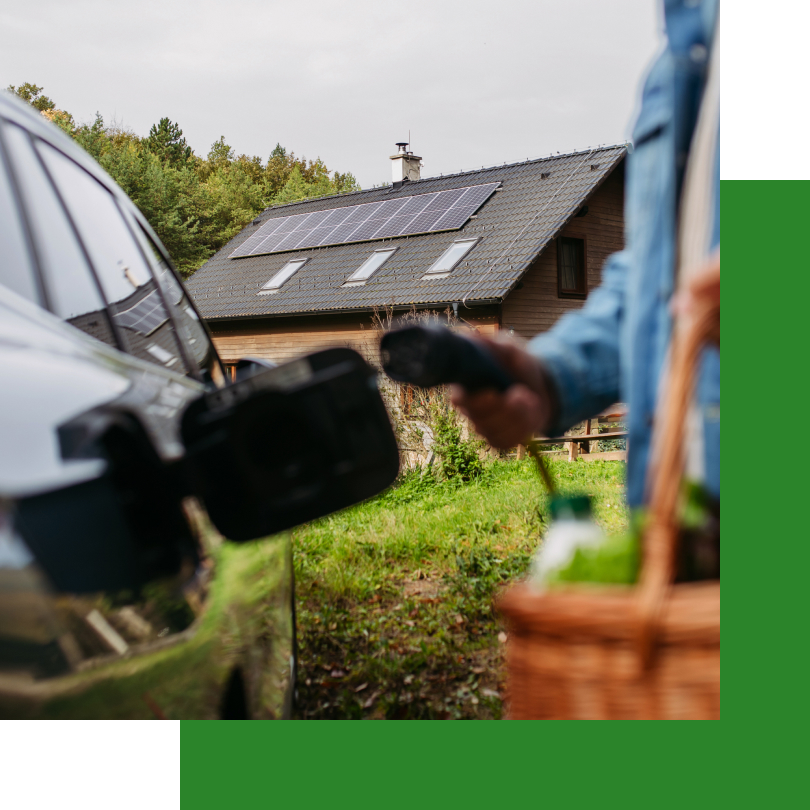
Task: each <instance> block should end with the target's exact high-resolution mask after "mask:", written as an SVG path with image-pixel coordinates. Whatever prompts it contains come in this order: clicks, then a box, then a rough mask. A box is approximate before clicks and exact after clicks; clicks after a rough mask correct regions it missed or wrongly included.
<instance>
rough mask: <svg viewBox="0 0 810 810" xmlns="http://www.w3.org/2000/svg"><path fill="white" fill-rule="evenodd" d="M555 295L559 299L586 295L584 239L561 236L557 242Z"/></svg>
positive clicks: (586, 279) (586, 278)
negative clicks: (556, 294)
mask: <svg viewBox="0 0 810 810" xmlns="http://www.w3.org/2000/svg"><path fill="white" fill-rule="evenodd" d="M557 293H558V295H559V297H560V298H585V296H586V295H587V294H588V277H587V274H586V268H585V240H584V239H577V238H575V237H572V236H561V237H560V238H559V239H558V240H557Z"/></svg>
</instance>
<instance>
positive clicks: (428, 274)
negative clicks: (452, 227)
mask: <svg viewBox="0 0 810 810" xmlns="http://www.w3.org/2000/svg"><path fill="white" fill-rule="evenodd" d="M480 241H481V237H480V236H469V237H464V238H461V239H454V240H453V241H452V242H451V243H450V244H449V245H448V246H447V248H446V249H445V250H443V251H442V255H441V256H439V258H438V259H436V261H435V262H433V264H432V265H430V267H429V268H428V269H427V270H426V271H425V275H424V276H422V281H424V280H425V279H428V278H447V276H449V275H450V273H452V272H453V270H455V269H456V267H458V266H459V264H461V262H463V261H464V259H466V258H467V256H469V255H470V251H471V250H472V249H473V248H474V247H475V246H476V245H477V244H478V243H479V242H480ZM463 243H469V245H470V246H469V247H468V248H467V250H465V251H464V253H462V254H461V255H460V256H459V257H458V258H457V259H456V261H454V262H453V264H452V265H450V267H442V262H443V260H444V257H445V256H447V254H448V253H450V251H451V250H453V246H454V245H458V244H463ZM434 268H441V269H440V270H434Z"/></svg>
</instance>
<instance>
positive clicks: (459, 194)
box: [230, 183, 500, 259]
mask: <svg viewBox="0 0 810 810" xmlns="http://www.w3.org/2000/svg"><path fill="white" fill-rule="evenodd" d="M499 185H500V183H486V184H484V185H480V186H466V187H464V188H454V189H450V190H448V191H436V192H434V193H432V194H418V195H415V196H412V197H398V198H397V199H395V200H384V201H383V202H373V203H365V204H363V205H348V206H345V207H343V208H329V209H327V210H325V211H314V212H312V213H309V214H294V215H293V216H289V217H277V218H276V219H270V220H268V221H267V222H265V223H264V225H262V227H261V228H259V230H258V231H256V233H254V234H253V235H252V236H250V237H248V238H247V239H246V240H245V241H244V242H242V244H241V245H239V247H238V248H237V249H236V250H235V251H234V252H233V253H231V254H230V258H231V259H237V258H239V257H240V256H258V255H260V254H262V253H282V252H284V251H286V250H301V249H303V248H313V247H321V246H324V245H341V244H346V243H347V242H365V241H371V240H373V239H384V238H388V237H392V236H408V235H411V234H417V233H430V232H431V231H451V230H455V229H456V228H460V227H461V226H462V225H464V223H465V222H466V221H467V220H468V219H469V218H470V217H471V216H472V215H473V214H474V213H475V212H476V211H477V210H478V209H479V208H480V207H481V206H482V205H483V204H484V203H485V202H486V201H487V200H488V199H489V197H490V196H491V195H492V193H493V192H494V191H495V189H496V188H497V187H498V186H499Z"/></svg>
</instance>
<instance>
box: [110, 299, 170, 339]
mask: <svg viewBox="0 0 810 810" xmlns="http://www.w3.org/2000/svg"><path fill="white" fill-rule="evenodd" d="M114 317H115V320H116V322H117V323H118V324H120V325H121V326H123V327H124V328H125V329H132V330H133V331H134V332H138V333H140V334H141V335H150V334H151V333H152V332H154V331H155V329H157V328H158V327H159V326H162V325H163V324H164V323H166V321H167V320H169V316H168V315H167V314H166V308H165V307H164V306H163V301H162V300H161V298H160V295H159V294H158V291H157V290H153V291H152V292H150V293H149V295H147V296H145V297H144V298H142V299H141V300H140V301H138V302H137V303H136V304H134V305H133V306H131V307H129V308H128V309H125V310H121V311H119V312H116V313H115V315H114Z"/></svg>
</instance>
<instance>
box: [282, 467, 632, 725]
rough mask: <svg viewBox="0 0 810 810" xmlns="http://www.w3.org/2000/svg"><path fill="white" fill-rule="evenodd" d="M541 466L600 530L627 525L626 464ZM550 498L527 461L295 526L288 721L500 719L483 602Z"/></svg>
mask: <svg viewBox="0 0 810 810" xmlns="http://www.w3.org/2000/svg"><path fill="white" fill-rule="evenodd" d="M549 466H550V469H551V472H552V475H553V476H554V479H555V481H556V482H557V484H558V487H559V489H560V490H561V492H563V493H566V492H587V493H589V494H590V495H592V496H593V498H594V516H595V518H596V520H597V522H598V523H599V524H600V525H602V526H603V528H604V529H605V530H606V531H607V532H608V533H613V532H618V531H621V530H623V529H624V528H626V526H627V511H626V508H625V505H624V464H623V463H622V462H616V461H593V462H583V461H579V462H576V463H569V462H567V461H565V460H552V461H550V462H549ZM547 505H548V497H547V495H546V493H545V492H544V491H543V488H542V486H541V484H540V481H539V478H538V476H537V473H536V471H535V469H534V467H533V462H532V461H531V460H530V459H527V460H525V461H496V462H492V463H491V464H489V465H488V466H487V467H486V469H485V471H484V473H483V475H482V476H481V477H480V478H479V479H477V480H476V481H474V482H472V483H468V484H461V485H458V484H454V483H452V482H436V481H435V480H434V479H432V478H431V477H429V476H425V477H420V476H419V474H418V473H410V474H407V475H405V476H404V477H403V478H402V479H401V480H400V481H399V483H398V485H397V486H396V487H394V488H392V489H389V490H388V491H386V492H385V493H383V494H382V495H380V496H378V497H377V498H374V499H372V500H370V501H367V502H365V503H363V504H360V505H358V506H355V507H352V508H351V509H347V510H344V511H343V512H340V513H338V514H336V515H332V516H330V517H328V518H324V519H323V520H319V521H316V522H314V523H311V524H309V525H307V526H304V527H301V528H299V529H297V530H296V532H295V534H294V537H293V548H294V557H295V570H296V580H297V594H296V595H297V604H298V638H299V659H300V673H299V687H298V688H299V700H298V709H297V713H298V716H299V717H301V718H310V719H329V718H332V719H337V718H342V719H344V718H345V719H348V718H357V719H360V718H372V719H375V718H402V719H405V718H410V719H420V718H422V719H430V718H442V719H449V718H498V717H500V716H501V714H502V711H503V709H502V705H503V687H504V670H503V648H504V647H503V640H504V639H505V636H504V634H503V627H502V626H501V624H500V622H499V619H498V616H497V614H496V613H495V611H494V610H493V607H492V602H493V598H494V597H495V596H496V595H497V593H498V592H499V590H500V589H502V588H503V587H504V586H505V585H506V583H508V582H509V581H511V580H513V579H514V578H516V577H519V576H521V575H522V574H523V573H524V572H525V570H526V569H527V567H528V565H529V561H530V559H531V556H532V554H533V553H534V551H535V549H536V548H537V547H538V544H539V543H540V542H541V539H542V536H543V533H544V531H545V527H546V521H547Z"/></svg>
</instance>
